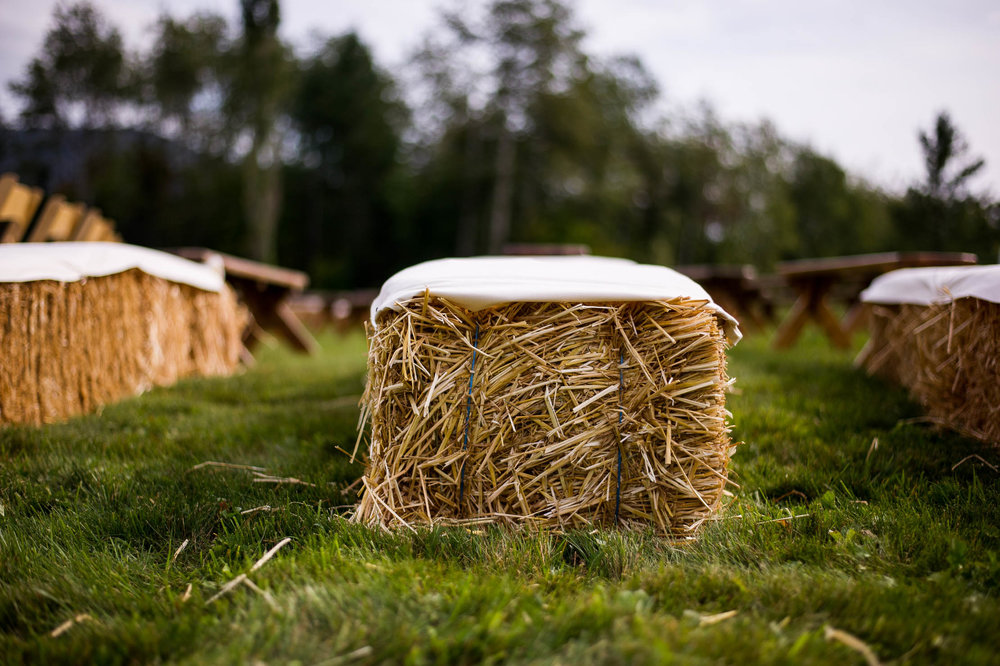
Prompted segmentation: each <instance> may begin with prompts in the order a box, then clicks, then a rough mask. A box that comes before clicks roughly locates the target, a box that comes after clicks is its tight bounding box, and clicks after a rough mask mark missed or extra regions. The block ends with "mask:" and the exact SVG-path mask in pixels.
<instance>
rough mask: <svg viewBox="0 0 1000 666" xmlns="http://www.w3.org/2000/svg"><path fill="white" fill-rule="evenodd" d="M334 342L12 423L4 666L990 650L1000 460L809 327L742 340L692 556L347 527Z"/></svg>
mask: <svg viewBox="0 0 1000 666" xmlns="http://www.w3.org/2000/svg"><path fill="white" fill-rule="evenodd" d="M323 343H324V350H323V353H322V354H321V355H320V356H319V357H315V358H301V357H296V356H293V355H291V354H288V353H285V352H283V351H281V350H264V352H263V353H262V354H261V355H260V362H259V364H258V366H257V367H256V368H255V369H253V370H251V371H248V372H246V373H245V374H243V375H240V376H237V377H234V378H230V379H223V380H195V381H186V382H183V383H181V384H180V385H178V386H176V387H174V388H171V389H168V390H156V391H153V392H152V393H149V394H147V395H145V396H142V397H141V398H137V399H134V400H129V401H126V402H124V403H122V404H118V405H115V406H110V407H107V408H106V409H105V410H104V411H103V413H102V414H100V415H92V416H87V417H84V418H79V419H75V420H73V421H70V422H68V423H64V424H60V425H52V426H48V427H44V428H9V429H6V430H2V431H0V662H2V663H18V662H20V661H32V662H45V663H51V662H81V661H90V660H96V661H100V662H105V663H116V662H172V663H173V662H181V663H185V662H188V663H206V662H208V663H212V662H238V663H289V662H301V663H324V664H335V663H376V662H406V663H473V662H480V661H485V662H499V661H512V662H546V663H548V662H559V663H572V664H583V663H591V662H601V663H608V662H611V663H630V662H631V663H660V662H664V663H670V662H680V663H693V664H700V663H746V662H751V663H796V664H799V663H804V664H808V663H841V664H852V663H859V664H861V663H865V659H866V655H865V654H864V653H865V650H870V651H871V654H870V655H869V657H873V658H874V657H877V658H878V659H880V660H882V661H895V662H896V663H989V662H993V663H996V662H997V660H998V659H1000V631H998V630H1000V597H998V595H1000V473H998V470H997V469H996V466H1000V452H998V451H997V450H994V449H990V448H988V447H985V446H984V445H981V444H977V443H974V442H970V441H968V440H965V439H962V438H961V437H959V436H957V435H953V434H948V433H940V432H934V431H932V430H929V429H928V428H927V427H926V426H924V425H921V424H918V423H912V422H909V423H908V422H907V420H908V419H912V418H913V417H916V416H918V415H919V410H918V409H917V408H916V407H915V406H914V405H912V404H911V403H910V402H908V401H907V399H906V397H905V395H904V394H903V393H902V392H901V391H900V390H898V389H895V388H891V387H888V386H885V385H883V384H881V383H879V382H878V381H876V380H871V379H868V378H866V377H865V376H864V375H862V374H861V373H860V372H857V371H855V370H854V369H853V368H852V367H851V356H850V355H849V354H844V353H836V352H833V351H829V350H827V349H826V347H825V346H824V344H823V342H822V341H821V340H819V338H817V337H815V336H813V337H808V336H807V338H806V339H805V340H804V342H803V344H801V345H800V346H799V348H797V349H795V350H793V351H790V352H785V353H777V352H772V351H770V350H769V349H768V348H767V345H766V341H764V340H761V339H752V338H751V339H748V340H745V341H744V342H743V343H741V344H740V345H739V346H737V347H736V348H735V349H734V350H733V351H732V353H731V361H730V373H731V374H732V376H734V377H736V378H737V383H736V393H735V394H733V395H732V396H731V398H730V409H731V411H732V412H733V413H734V420H735V431H734V436H735V437H736V438H737V439H739V440H742V441H743V442H744V444H743V445H742V446H741V447H740V448H739V450H738V452H737V454H736V456H735V458H734V460H733V470H734V479H735V480H736V481H737V482H738V483H739V484H740V487H739V488H738V489H737V488H734V489H733V491H734V493H735V497H734V498H733V500H732V503H731V504H730V505H729V507H728V508H727V509H726V511H725V512H724V513H723V515H722V517H721V520H719V521H717V522H715V523H713V524H710V525H709V526H708V527H707V528H706V529H705V530H704V532H703V533H702V536H701V538H700V539H699V540H698V541H697V542H696V543H693V544H688V545H684V546H677V545H674V544H671V543H670V542H667V541H665V540H662V539H659V538H656V537H655V536H653V535H651V534H636V533H622V532H619V531H615V530H598V531H594V532H587V531H579V532H572V533H567V534H560V533H554V532H544V533H540V534H539V533H532V532H512V531H509V530H504V529H491V528H484V529H475V530H467V529H463V528H452V529H440V528H439V529H432V530H426V529H425V530H419V531H417V532H416V533H410V532H408V531H401V532H399V533H393V534H387V533H382V532H379V531H375V530H370V529H366V528H363V527H359V526H357V525H353V524H350V523H348V522H347V521H346V520H344V518H343V517H342V514H343V513H344V512H345V511H346V510H347V508H348V506H349V505H350V504H352V503H353V501H354V500H355V495H354V494H353V491H352V490H351V489H350V488H351V487H352V484H353V482H354V481H355V480H357V479H358V477H359V475H360V473H361V467H360V466H359V465H357V464H354V465H352V464H350V463H349V462H348V456H346V455H345V454H344V453H342V451H341V449H346V450H350V449H351V448H352V447H353V442H354V435H355V432H354V427H355V422H356V419H357V407H356V403H357V396H358V394H359V393H360V391H361V387H362V381H363V371H364V340H363V339H362V338H361V337H360V336H355V337H351V338H346V339H335V338H326V339H324V340H323ZM972 455H978V456H980V458H967V457H968V456H972ZM206 461H217V462H224V463H229V464H232V465H247V466H254V467H257V468H259V469H258V470H256V471H257V474H255V473H254V470H248V469H237V468H233V467H218V466H202V467H199V468H195V467H196V466H197V465H199V464H200V463H203V462H206ZM963 461H964V462H963ZM958 463H961V464H958ZM956 464H958V465H957V467H956ZM991 466H993V467H991ZM262 475H263V476H262ZM291 479H295V480H297V482H296V481H292V480H291ZM345 489H346V490H345ZM285 538H291V541H290V542H288V543H287V545H285V546H284V547H283V548H281V549H280V550H278V552H276V553H275V554H274V556H273V557H272V558H271V559H270V560H269V561H267V562H266V563H265V564H263V565H262V566H260V567H259V568H257V569H256V570H251V569H252V567H253V565H254V563H255V562H256V561H257V560H258V559H259V558H261V556H262V555H264V554H265V553H266V552H267V551H268V550H269V549H271V548H273V547H274V546H276V545H278V544H280V543H281V542H282V540H284V539H285ZM185 544H186V545H185ZM182 546H183V547H182ZM241 574H246V575H247V579H248V580H250V581H251V582H252V584H253V585H248V584H242V583H241V584H238V585H236V586H234V587H232V588H224V586H225V585H226V583H228V582H229V581H231V580H233V579H235V578H237V577H238V576H240V575H241ZM224 589H227V591H225V592H224V593H223V594H222V596H219V597H218V598H215V599H214V600H213V598H214V597H216V595H217V594H218V593H219V592H220V591H222V590H224ZM852 637H853V638H852Z"/></svg>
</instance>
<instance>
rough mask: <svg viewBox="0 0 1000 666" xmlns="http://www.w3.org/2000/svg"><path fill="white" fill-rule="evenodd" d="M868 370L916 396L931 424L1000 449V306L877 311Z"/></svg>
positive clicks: (965, 302) (980, 303) (963, 303)
mask: <svg viewBox="0 0 1000 666" xmlns="http://www.w3.org/2000/svg"><path fill="white" fill-rule="evenodd" d="M869 320H870V328H871V339H870V341H869V343H868V346H867V347H866V349H865V350H864V351H863V352H862V355H861V357H860V359H859V360H860V362H861V363H862V365H863V366H864V367H865V368H866V369H867V370H868V372H869V373H871V374H877V375H879V376H882V377H884V378H886V379H889V380H891V381H894V382H897V383H899V384H901V385H902V386H904V387H906V388H907V389H909V391H910V393H911V394H912V395H913V397H914V398H915V399H916V400H917V402H919V403H920V404H921V405H923V407H924V408H925V409H926V411H927V413H928V415H929V416H930V418H931V420H933V421H938V422H940V423H941V424H943V425H946V426H948V427H951V428H952V429H955V430H958V431H960V432H962V433H964V434H966V435H969V436H972V437H975V438H977V439H980V440H982V441H985V442H991V443H993V444H998V443H1000V304H997V303H991V302H989V301H985V300H981V299H978V298H959V299H956V300H953V301H951V302H949V303H944V304H937V305H929V306H924V305H909V304H903V305H870V306H869Z"/></svg>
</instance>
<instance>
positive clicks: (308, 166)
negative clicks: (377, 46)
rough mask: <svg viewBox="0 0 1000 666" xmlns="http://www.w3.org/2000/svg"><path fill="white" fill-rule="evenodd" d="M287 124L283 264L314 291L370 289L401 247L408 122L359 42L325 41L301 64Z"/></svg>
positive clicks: (350, 37)
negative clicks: (293, 152) (308, 279)
mask: <svg viewBox="0 0 1000 666" xmlns="http://www.w3.org/2000/svg"><path fill="white" fill-rule="evenodd" d="M291 118H292V121H293V123H294V127H295V130H296V131H297V134H298V138H299V150H298V151H297V155H298V160H297V164H295V166H294V167H293V168H294V169H295V172H296V181H297V182H296V184H295V185H290V187H292V188H294V189H292V190H291V191H290V192H289V196H288V197H286V207H287V209H288V211H289V213H290V214H289V215H287V216H286V217H285V222H284V223H283V227H282V228H283V232H282V236H283V237H286V238H288V240H289V242H287V243H285V244H284V245H282V260H283V261H284V260H285V257H288V258H289V259H290V260H291V263H293V264H295V265H298V266H302V267H304V268H306V269H307V270H309V272H310V274H311V275H312V276H313V280H314V282H316V283H317V284H321V285H326V286H334V285H337V284H339V285H345V284H362V285H370V284H376V283H377V282H379V281H381V280H382V279H384V278H385V276H386V275H387V273H388V272H389V271H390V267H392V268H395V267H396V266H395V263H394V262H395V261H396V260H397V257H396V253H397V252H398V251H399V249H401V248H402V247H403V246H404V244H403V243H402V242H401V241H402V240H403V239H401V238H400V236H399V234H400V233H402V231H401V230H400V228H399V227H400V225H399V221H400V219H401V218H402V217H403V214H402V212H401V211H400V207H399V206H397V205H396V201H397V198H398V193H399V190H400V182H399V181H400V175H401V173H400V164H399V158H400V150H401V144H402V140H401V138H400V134H401V132H402V130H403V128H404V127H405V125H406V122H407V120H408V114H407V110H406V108H405V106H404V105H403V104H402V103H401V102H400V101H399V100H398V99H397V94H396V91H395V84H394V82H393V81H392V79H391V78H390V77H389V76H388V75H387V74H386V73H385V72H383V71H381V70H379V69H378V68H377V67H376V66H375V63H374V60H373V58H372V55H371V52H370V51H369V50H368V48H367V47H366V46H365V45H364V44H363V43H362V42H361V40H360V39H359V38H358V36H357V35H356V34H354V33H348V34H346V35H343V36H341V37H336V38H331V39H329V40H327V41H326V42H325V43H324V44H323V45H322V47H321V48H320V50H319V51H318V52H317V53H316V54H314V55H313V56H312V57H310V58H308V59H307V60H306V61H305V62H303V63H302V68H301V74H300V80H299V87H298V90H297V91H296V93H295V96H294V99H293V100H292V104H291ZM307 191H308V193H307Z"/></svg>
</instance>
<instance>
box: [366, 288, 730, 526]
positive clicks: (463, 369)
mask: <svg viewBox="0 0 1000 666" xmlns="http://www.w3.org/2000/svg"><path fill="white" fill-rule="evenodd" d="M705 305H706V304H705V301H692V300H686V299H676V300H669V301H657V302H639V303H597V304H579V303H576V304H574V303H513V304H507V305H502V306H496V307H493V308H489V309H486V310H482V311H479V312H470V311H468V310H466V309H464V308H462V307H460V306H457V305H455V304H453V303H450V302H448V301H447V300H444V299H438V298H432V297H430V296H428V295H427V294H424V295H423V296H422V297H417V298H414V299H412V300H410V301H408V302H406V303H403V304H402V311H400V312H395V311H391V310H386V311H383V312H382V313H380V315H379V320H378V328H377V329H375V330H371V328H369V356H368V382H367V386H366V389H365V394H364V396H363V398H362V414H361V424H360V428H359V429H361V431H362V432H363V427H364V425H365V423H366V422H368V421H370V424H371V433H370V444H369V453H368V462H367V469H366V471H365V476H364V478H363V491H362V496H361V499H360V502H359V504H358V507H357V510H356V512H355V514H354V519H355V520H357V521H359V522H362V523H366V524H370V525H380V526H384V527H392V526H400V525H410V524H411V523H413V524H415V523H421V524H428V523H429V524H436V523H453V522H460V523H461V522H466V523H467V522H487V521H489V522H502V523H514V524H520V523H529V524H534V525H537V526H546V527H559V528H568V527H581V526H586V525H592V524H598V523H602V524H609V523H615V521H616V514H617V522H618V524H620V525H622V526H629V527H640V526H652V527H653V528H654V529H655V530H657V531H658V532H660V533H664V534H671V535H676V536H688V535H691V534H693V532H694V530H695V529H696V528H697V527H698V526H699V525H701V524H702V523H703V522H704V521H705V520H706V519H708V518H709V517H710V516H711V515H712V513H713V512H714V511H715V510H716V509H717V508H718V507H719V505H720V501H721V499H722V496H723V490H724V488H725V486H726V484H727V482H728V480H727V476H728V474H727V470H728V463H729V457H730V454H731V452H732V445H731V442H730V437H729V425H728V421H729V417H730V415H729V413H728V412H727V411H726V409H725V398H724V393H725V389H726V387H727V385H728V379H727V377H726V371H725V344H726V343H725V337H724V335H723V332H722V331H721V330H720V326H719V323H718V320H717V316H716V314H715V313H714V312H713V311H712V310H710V309H708V308H707V307H705ZM473 366H474V367H473ZM359 438H360V434H359ZM619 452H620V453H621V458H620V460H621V465H620V467H619ZM619 469H620V474H621V478H620V482H619ZM616 507H617V511H616Z"/></svg>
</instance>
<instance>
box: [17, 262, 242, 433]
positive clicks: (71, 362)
mask: <svg viewBox="0 0 1000 666" xmlns="http://www.w3.org/2000/svg"><path fill="white" fill-rule="evenodd" d="M0 321H2V324H0V325H2V328H0V369H2V371H0V424H2V423H31V424H38V423H44V422H51V421H55V420H58V419H62V418H65V417H68V416H72V415H74V414H80V413H84V412H89V411H91V410H93V409H95V408H97V407H99V406H100V405H104V404H107V403H109V402H112V401H114V400H118V399H120V398H123V397H126V396H130V395H135V394H137V393H140V392H142V391H145V390H147V389H149V388H150V387H152V386H162V385H167V384H171V383H173V382H174V381H176V380H177V379H179V378H181V377H184V376H187V375H194V374H198V375H225V374H229V373H231V372H232V371H233V370H234V369H235V368H236V366H237V363H238V362H239V353H240V349H241V334H242V330H243V327H244V324H245V322H246V314H245V311H244V309H243V308H242V306H240V305H239V304H238V303H237V302H236V297H235V295H234V294H233V292H232V290H230V289H229V288H228V287H226V288H225V289H224V290H223V291H222V292H219V293H215V292H209V291H202V290H199V289H195V288H194V287H189V286H187V285H181V284H176V283H173V282H169V281H167V280H163V279H161V278H158V277H153V276H150V275H147V274H146V273H143V272H141V271H138V270H130V271H127V272H124V273H119V274H116V275H110V276H107V277H99V278H89V279H87V280H82V281H80V282H70V283H64V282H56V281H53V280H42V281H38V282H22V283H18V282H15V283H4V284H0Z"/></svg>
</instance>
